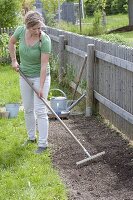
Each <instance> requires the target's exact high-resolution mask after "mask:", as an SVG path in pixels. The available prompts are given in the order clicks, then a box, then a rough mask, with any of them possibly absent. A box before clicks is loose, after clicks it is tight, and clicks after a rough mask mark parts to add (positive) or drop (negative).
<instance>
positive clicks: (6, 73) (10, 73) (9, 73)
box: [0, 65, 21, 106]
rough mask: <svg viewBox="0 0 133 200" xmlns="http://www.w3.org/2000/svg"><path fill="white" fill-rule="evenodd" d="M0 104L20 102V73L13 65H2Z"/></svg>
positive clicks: (0, 71) (0, 67) (0, 66)
mask: <svg viewBox="0 0 133 200" xmlns="http://www.w3.org/2000/svg"><path fill="white" fill-rule="evenodd" d="M0 82H1V83H0V105H1V106H2V105H5V104H7V103H20V101H21V99H20V90H19V75H18V73H16V72H15V71H14V70H13V69H12V68H11V66H8V65H0Z"/></svg>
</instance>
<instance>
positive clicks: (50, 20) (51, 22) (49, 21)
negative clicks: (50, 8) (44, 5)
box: [45, 12, 56, 27]
mask: <svg viewBox="0 0 133 200" xmlns="http://www.w3.org/2000/svg"><path fill="white" fill-rule="evenodd" d="M45 16H46V17H45V23H46V25H47V26H51V27H53V26H55V24H56V22H55V15H54V14H50V13H49V12H46V13H45Z"/></svg>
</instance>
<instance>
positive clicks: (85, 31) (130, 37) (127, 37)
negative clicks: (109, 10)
mask: <svg viewBox="0 0 133 200" xmlns="http://www.w3.org/2000/svg"><path fill="white" fill-rule="evenodd" d="M93 20H94V17H92V16H91V17H87V18H85V19H82V35H87V36H93V37H98V38H100V37H101V38H102V37H103V36H102V35H103V34H105V35H106V33H107V32H108V31H110V30H113V29H116V28H120V27H123V26H127V25H128V24H129V21H128V15H127V14H117V15H109V16H106V21H107V25H106V27H103V26H101V25H100V32H101V35H97V34H95V36H94V31H93ZM56 26H57V28H59V29H63V30H66V31H70V32H74V33H78V34H80V28H79V25H73V24H72V23H66V22H63V21H62V22H61V23H58V24H57V25H56ZM109 35H110V34H108V37H107V38H106V40H107V41H108V40H109V41H110V38H109ZM114 35H115V34H114ZM118 35H119V37H121V36H122V38H121V40H123V41H122V43H127V45H128V46H133V31H131V32H123V33H117V36H118ZM117 36H116V37H117ZM110 37H111V39H112V34H111V36H110ZM104 39H105V37H104ZM116 40H117V38H116V39H115V37H114V40H113V41H114V42H115V41H116ZM117 42H118V40H117Z"/></svg>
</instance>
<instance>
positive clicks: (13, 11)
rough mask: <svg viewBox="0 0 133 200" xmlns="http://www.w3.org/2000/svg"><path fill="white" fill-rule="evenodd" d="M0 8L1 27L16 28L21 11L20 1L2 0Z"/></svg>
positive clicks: (0, 0)
mask: <svg viewBox="0 0 133 200" xmlns="http://www.w3.org/2000/svg"><path fill="white" fill-rule="evenodd" d="M0 8H1V9H0V26H1V27H2V28H4V27H11V26H16V25H17V23H18V18H19V17H18V16H20V11H21V2H20V0H0Z"/></svg>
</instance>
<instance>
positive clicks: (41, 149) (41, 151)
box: [35, 147, 47, 154]
mask: <svg viewBox="0 0 133 200" xmlns="http://www.w3.org/2000/svg"><path fill="white" fill-rule="evenodd" d="M46 149H47V147H38V148H37V150H36V151H35V154H40V153H43V152H44V151H45V150H46Z"/></svg>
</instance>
